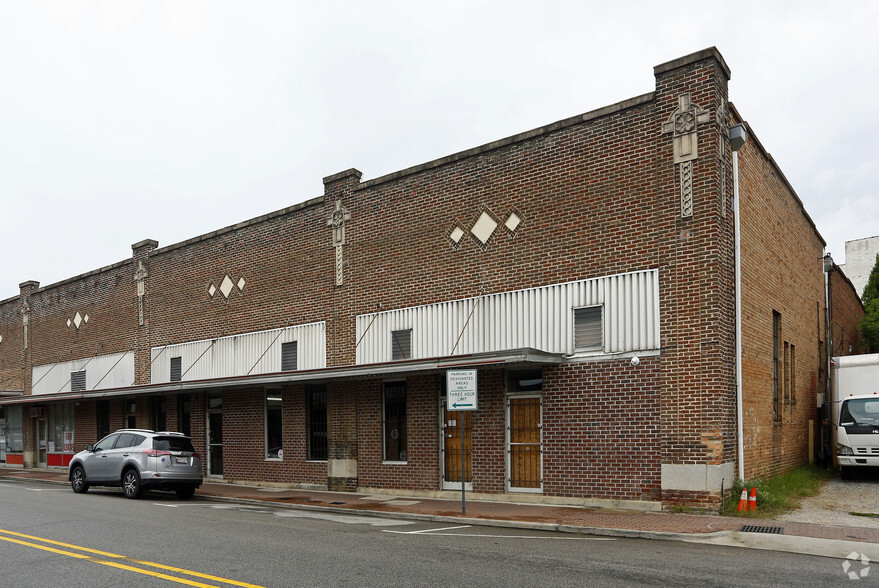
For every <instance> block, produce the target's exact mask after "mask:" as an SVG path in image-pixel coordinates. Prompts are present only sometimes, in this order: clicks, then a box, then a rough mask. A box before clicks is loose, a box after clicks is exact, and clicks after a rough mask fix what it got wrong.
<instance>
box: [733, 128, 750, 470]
mask: <svg viewBox="0 0 879 588" xmlns="http://www.w3.org/2000/svg"><path fill="white" fill-rule="evenodd" d="M729 138H730V145H731V146H732V152H733V154H732V157H733V160H732V164H733V219H734V223H735V266H736V276H735V279H736V433H737V434H736V438H737V450H738V457H739V459H738V462H739V480H744V479H745V440H744V435H745V425H744V407H743V402H742V232H741V225H740V222H739V211H740V209H741V207H740V206H739V149H740V148H741V147H742V145H744V144H745V142H746V141H747V139H748V134H747V132H746V131H745V125H744V124H742V123H739V124H737V125H733V126H731V127H730V129H729Z"/></svg>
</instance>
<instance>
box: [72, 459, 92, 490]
mask: <svg viewBox="0 0 879 588" xmlns="http://www.w3.org/2000/svg"><path fill="white" fill-rule="evenodd" d="M70 485H71V486H72V487H73V491H74V492H76V493H77V494H82V493H83V492H88V490H89V485H88V483H87V482H86V481H85V470H83V469H82V466H76V467H75V468H73V471H72V472H71V473H70Z"/></svg>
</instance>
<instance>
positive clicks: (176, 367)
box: [171, 357, 183, 382]
mask: <svg viewBox="0 0 879 588" xmlns="http://www.w3.org/2000/svg"><path fill="white" fill-rule="evenodd" d="M182 377H183V358H182V357H172V358H171V381H172V382H179V381H180V379H181V378H182Z"/></svg>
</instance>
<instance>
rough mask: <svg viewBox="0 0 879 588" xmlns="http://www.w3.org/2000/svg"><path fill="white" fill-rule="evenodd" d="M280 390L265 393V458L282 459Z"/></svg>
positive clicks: (282, 439) (282, 440)
mask: <svg viewBox="0 0 879 588" xmlns="http://www.w3.org/2000/svg"><path fill="white" fill-rule="evenodd" d="M282 403H283V401H282V400H281V392H280V391H272V392H268V393H266V459H284V436H283V433H282V419H281V412H282Z"/></svg>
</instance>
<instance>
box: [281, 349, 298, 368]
mask: <svg viewBox="0 0 879 588" xmlns="http://www.w3.org/2000/svg"><path fill="white" fill-rule="evenodd" d="M297 356H298V349H297V345H296V341H291V342H290V343H281V371H282V372H292V371H296V362H297Z"/></svg>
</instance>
